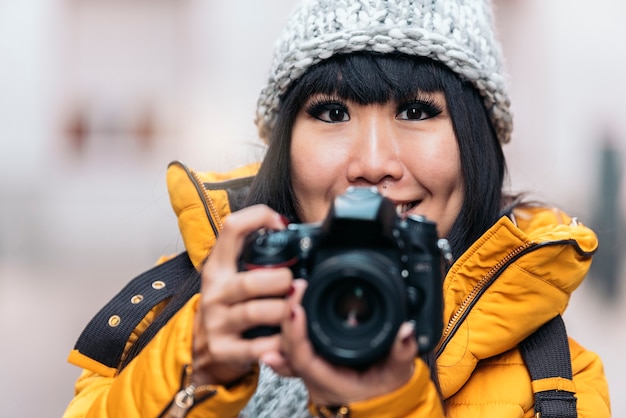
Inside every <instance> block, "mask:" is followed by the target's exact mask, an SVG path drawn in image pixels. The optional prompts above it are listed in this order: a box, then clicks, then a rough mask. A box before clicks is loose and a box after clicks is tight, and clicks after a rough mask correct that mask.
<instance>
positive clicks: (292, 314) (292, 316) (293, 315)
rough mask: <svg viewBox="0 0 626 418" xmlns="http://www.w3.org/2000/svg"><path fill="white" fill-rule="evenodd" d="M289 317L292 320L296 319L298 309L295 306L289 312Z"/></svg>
mask: <svg viewBox="0 0 626 418" xmlns="http://www.w3.org/2000/svg"><path fill="white" fill-rule="evenodd" d="M289 319H291V320H292V321H293V320H294V319H296V310H295V309H294V308H291V312H290V313H289Z"/></svg>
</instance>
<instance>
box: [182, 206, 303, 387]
mask: <svg viewBox="0 0 626 418" xmlns="http://www.w3.org/2000/svg"><path fill="white" fill-rule="evenodd" d="M284 227H285V226H284V224H283V221H282V219H281V216H280V215H279V214H278V213H276V212H274V211H272V210H271V209H270V208H268V207H266V206H262V205H257V206H251V207H248V208H245V209H243V210H241V211H238V212H235V213H233V214H231V215H230V216H229V217H228V218H227V219H226V221H225V222H224V228H223V229H222V231H221V233H220V236H219V238H218V240H217V242H216V244H215V247H214V248H213V250H212V252H211V254H210V256H209V258H208V260H207V262H206V264H205V265H204V267H203V269H202V284H201V297H200V301H199V306H198V312H197V314H196V317H195V323H194V338H193V370H194V372H193V383H195V384H197V385H199V384H222V385H224V384H228V383H231V382H233V381H235V380H236V379H238V378H240V377H242V376H243V375H245V374H246V373H247V372H249V371H250V370H251V367H252V365H253V364H255V363H256V362H257V361H258V359H259V358H260V357H261V355H263V354H264V353H266V352H270V351H277V350H279V348H280V335H279V334H276V335H272V336H268V337H258V338H254V339H244V338H242V336H241V333H242V332H243V331H244V330H246V329H248V328H252V327H254V326H258V325H279V324H280V323H281V321H282V320H283V315H284V314H285V312H286V311H287V310H288V306H287V303H288V302H287V300H286V299H285V297H284V296H285V295H286V294H288V293H289V291H290V289H292V287H291V286H292V279H293V277H292V274H291V271H290V270H288V269H287V268H281V269H257V270H251V271H244V272H240V271H238V269H237V259H238V257H239V254H240V252H241V248H242V245H243V242H244V239H245V238H246V236H248V235H249V234H251V233H252V232H254V231H257V230H258V229H260V228H267V229H275V230H278V229H284Z"/></svg>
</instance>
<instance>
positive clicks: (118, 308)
mask: <svg viewBox="0 0 626 418" xmlns="http://www.w3.org/2000/svg"><path fill="white" fill-rule="evenodd" d="M194 272H195V268H194V266H193V264H192V263H191V261H190V259H189V256H188V255H187V253H186V252H184V253H181V254H179V255H178V256H176V257H174V258H172V259H170V260H168V261H166V262H164V263H162V264H159V265H157V266H155V267H153V268H151V269H150V270H148V271H146V272H144V273H142V274H140V275H139V276H137V277H135V278H134V279H133V280H131V281H130V282H129V283H128V284H127V285H126V286H125V287H124V288H123V289H122V290H121V291H120V292H119V293H118V294H117V295H116V296H114V297H113V299H111V300H110V301H109V303H107V304H106V305H105V306H104V307H103V308H102V309H101V310H100V311H99V312H98V313H97V314H96V316H94V317H93V319H92V320H91V321H90V322H89V323H88V324H87V326H86V327H85V329H84V330H83V332H82V334H81V335H80V337H78V340H77V341H76V344H75V346H74V350H73V354H75V355H76V357H80V358H85V357H86V358H88V359H89V362H90V363H91V364H93V362H94V361H95V363H96V364H99V366H97V368H98V370H109V371H114V370H115V369H116V368H117V367H118V366H119V364H120V361H121V360H122V356H123V354H124V348H125V347H126V343H127V342H128V339H129V337H130V335H131V334H132V332H133V330H134V329H135V328H136V327H137V325H138V324H139V323H140V322H141V320H142V319H143V318H144V317H145V316H146V315H147V314H148V312H150V310H151V309H152V308H154V307H155V306H156V305H157V304H159V303H161V302H162V301H164V300H166V299H168V298H171V297H172V296H173V295H174V294H176V293H177V291H178V290H179V289H180V288H181V287H182V286H183V285H184V284H185V281H186V280H187V279H188V278H189V277H190V276H191V274H193V273H194ZM70 356H72V354H71V355H70ZM102 366H104V368H103V367H102ZM102 373H103V374H110V372H102Z"/></svg>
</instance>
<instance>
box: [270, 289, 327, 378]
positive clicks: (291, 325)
mask: <svg viewBox="0 0 626 418" xmlns="http://www.w3.org/2000/svg"><path fill="white" fill-rule="evenodd" d="M294 287H296V289H297V290H296V291H295V292H294V294H297V293H298V292H299V291H301V292H302V291H303V290H302V289H299V290H298V286H294ZM294 299H297V296H296V297H294ZM292 302H293V300H290V304H289V316H288V318H287V319H285V320H283V322H282V324H281V327H282V337H283V339H282V341H283V350H284V352H285V354H286V356H287V358H288V362H289V367H290V368H291V369H292V370H293V372H294V373H296V374H297V375H298V376H301V377H306V376H308V375H309V373H315V374H319V375H320V376H323V375H325V374H326V375H327V374H328V373H332V370H331V368H330V366H329V365H328V364H327V363H326V362H324V361H322V360H321V358H320V357H318V356H317V354H316V353H315V350H314V348H313V345H312V344H311V342H310V341H309V338H308V333H307V322H306V313H305V311H304V308H303V307H302V305H300V304H299V303H292Z"/></svg>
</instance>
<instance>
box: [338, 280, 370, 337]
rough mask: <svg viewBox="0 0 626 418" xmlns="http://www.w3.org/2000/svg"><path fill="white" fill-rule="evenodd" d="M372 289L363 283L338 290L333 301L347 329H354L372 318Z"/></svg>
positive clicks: (339, 317)
mask: <svg viewBox="0 0 626 418" xmlns="http://www.w3.org/2000/svg"><path fill="white" fill-rule="evenodd" d="M372 296H373V295H372V294H371V292H370V289H367V288H366V287H365V286H363V285H359V284H354V285H352V284H351V285H348V286H347V289H345V290H344V289H342V290H341V291H338V292H337V295H336V298H335V299H336V300H335V301H334V303H333V310H334V314H335V316H336V317H337V318H338V319H340V320H341V322H342V324H343V326H344V327H345V328H347V329H353V328H356V327H358V326H359V325H361V324H364V323H366V322H367V321H369V320H370V319H372V315H373V309H374V306H373V305H374V303H375V301H374V300H373V298H372Z"/></svg>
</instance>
